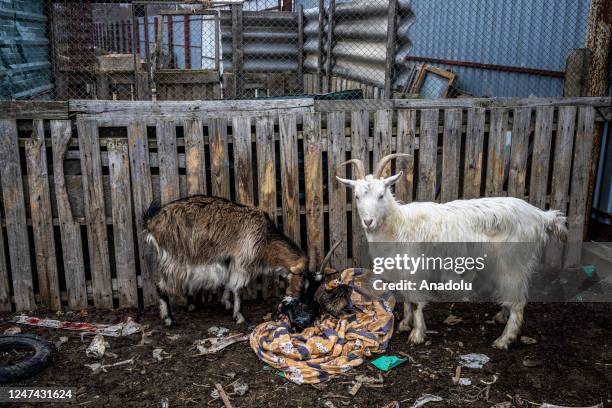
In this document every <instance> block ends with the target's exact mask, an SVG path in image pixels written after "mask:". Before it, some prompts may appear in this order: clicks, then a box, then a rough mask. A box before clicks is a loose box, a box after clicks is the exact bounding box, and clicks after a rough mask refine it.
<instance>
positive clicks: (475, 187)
mask: <svg viewBox="0 0 612 408" xmlns="http://www.w3.org/2000/svg"><path fill="white" fill-rule="evenodd" d="M484 123H485V109H484V108H473V109H468V119H467V130H466V134H465V171H464V183H463V198H476V197H480V184H481V180H482V156H483V153H484Z"/></svg>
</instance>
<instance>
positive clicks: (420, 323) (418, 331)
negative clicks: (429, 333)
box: [408, 302, 427, 344]
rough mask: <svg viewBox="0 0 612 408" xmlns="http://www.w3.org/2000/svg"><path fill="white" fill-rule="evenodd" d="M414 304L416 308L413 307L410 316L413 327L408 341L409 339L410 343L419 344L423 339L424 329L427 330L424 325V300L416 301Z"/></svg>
mask: <svg viewBox="0 0 612 408" xmlns="http://www.w3.org/2000/svg"><path fill="white" fill-rule="evenodd" d="M416 305H417V306H416V309H414V315H413V318H412V320H413V323H414V327H413V328H412V331H411V332H410V336H409V337H408V341H410V343H412V344H421V343H423V342H424V341H425V331H426V330H427V327H426V326H425V317H424V316H423V309H424V308H425V302H418V303H417V304H416Z"/></svg>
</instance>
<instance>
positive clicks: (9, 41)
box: [0, 0, 53, 99]
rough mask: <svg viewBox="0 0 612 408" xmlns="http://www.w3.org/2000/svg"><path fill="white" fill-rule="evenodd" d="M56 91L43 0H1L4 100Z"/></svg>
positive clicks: (0, 63)
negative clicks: (54, 89) (53, 82)
mask: <svg viewBox="0 0 612 408" xmlns="http://www.w3.org/2000/svg"><path fill="white" fill-rule="evenodd" d="M52 91H53V84H52V70H51V63H50V60H49V38H48V36H47V17H46V16H45V14H44V8H43V2H42V1H36V0H19V1H16V0H0V99H24V98H31V97H36V98H38V99H40V98H43V97H44V96H45V95H49V94H50V92H52Z"/></svg>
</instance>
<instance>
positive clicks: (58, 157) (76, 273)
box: [51, 120, 87, 309]
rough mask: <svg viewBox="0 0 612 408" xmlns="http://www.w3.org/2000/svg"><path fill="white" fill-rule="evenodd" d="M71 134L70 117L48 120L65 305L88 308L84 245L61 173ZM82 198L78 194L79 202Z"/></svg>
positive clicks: (63, 176)
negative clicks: (66, 299)
mask: <svg viewBox="0 0 612 408" xmlns="http://www.w3.org/2000/svg"><path fill="white" fill-rule="evenodd" d="M71 136H72V130H71V122H70V121H69V120H52V121H51V141H52V146H53V180H54V184H55V200H56V202H57V216H58V218H59V226H60V236H61V240H62V258H63V261H64V277H65V281H66V292H67V294H68V296H67V297H68V307H69V308H70V309H82V308H84V307H87V289H86V286H85V266H84V261H83V247H82V244H81V229H80V226H79V223H78V222H77V221H76V220H75V219H74V217H73V214H72V209H71V207H70V200H69V198H68V190H67V188H66V176H65V173H64V158H65V156H66V151H67V150H68V143H69V142H70V138H71ZM80 200H81V198H80V197H79V201H80Z"/></svg>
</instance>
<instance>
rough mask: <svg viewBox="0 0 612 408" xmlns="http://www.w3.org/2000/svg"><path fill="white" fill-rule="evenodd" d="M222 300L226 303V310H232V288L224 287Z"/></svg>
mask: <svg viewBox="0 0 612 408" xmlns="http://www.w3.org/2000/svg"><path fill="white" fill-rule="evenodd" d="M221 301H222V302H223V304H224V305H225V310H230V309H231V308H232V302H230V290H229V289H227V288H224V289H223V296H221Z"/></svg>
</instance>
